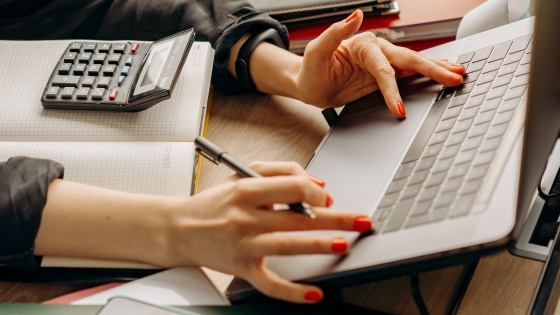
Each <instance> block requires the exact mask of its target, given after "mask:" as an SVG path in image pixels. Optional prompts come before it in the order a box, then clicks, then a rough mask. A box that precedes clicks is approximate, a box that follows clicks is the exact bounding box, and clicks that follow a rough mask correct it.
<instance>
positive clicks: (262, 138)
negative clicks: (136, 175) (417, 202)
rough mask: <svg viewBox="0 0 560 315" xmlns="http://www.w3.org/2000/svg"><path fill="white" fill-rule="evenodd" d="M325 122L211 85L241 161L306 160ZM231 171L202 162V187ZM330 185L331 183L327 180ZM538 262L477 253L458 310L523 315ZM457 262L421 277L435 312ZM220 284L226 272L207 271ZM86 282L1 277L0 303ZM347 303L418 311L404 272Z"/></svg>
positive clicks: (275, 101) (301, 108)
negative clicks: (39, 281) (32, 281)
mask: <svg viewBox="0 0 560 315" xmlns="http://www.w3.org/2000/svg"><path fill="white" fill-rule="evenodd" d="M327 130H328V126H327V124H326V122H325V121H324V119H323V117H322V115H321V113H320V110H319V109H316V108H314V107H311V106H307V105H304V104H302V103H300V102H298V101H294V100H291V99H287V98H282V97H270V96H253V95H243V96H236V97H227V96H224V95H222V94H220V93H219V92H214V100H213V105H212V109H211V115H210V125H209V132H208V138H209V139H211V140H212V141H214V142H216V144H218V145H219V146H222V147H224V148H226V149H227V150H228V152H229V153H231V154H232V155H233V156H235V157H238V158H239V159H240V160H241V161H242V162H245V163H249V162H250V161H255V160H266V161H281V160H292V161H296V162H298V163H300V164H301V165H303V166H305V165H306V164H307V162H308V161H309V160H310V159H311V157H312V156H313V152H314V151H315V149H316V148H317V146H318V145H319V143H320V142H321V140H322V139H323V136H324V134H325V133H326V132H327ZM232 174H233V172H231V171H229V170H228V169H227V168H226V167H216V166H215V165H213V164H212V163H208V161H205V162H204V164H203V167H202V177H201V189H206V188H208V187H210V186H212V185H213V184H215V183H217V182H219V181H221V180H223V179H224V178H226V177H227V176H229V175H232ZM327 189H328V183H327ZM542 267H543V263H541V262H537V261H532V260H528V259H523V258H519V257H514V256H511V255H510V254H508V253H507V252H502V253H499V254H497V255H493V256H489V257H485V258H483V259H481V261H480V263H479V265H478V268H477V270H476V273H475V275H474V278H473V280H472V282H471V285H470V287H469V289H468V291H467V294H466V296H465V298H464V300H463V303H462V304H461V308H460V309H459V314H494V315H497V314H508V315H510V314H525V313H526V310H527V307H528V305H529V303H530V300H531V297H532V294H533V291H534V288H535V287H536V283H537V281H538V277H539V275H540V272H541V270H542ZM462 268H463V267H462V266H456V267H450V268H445V269H441V270H437V271H432V272H427V273H424V274H422V275H421V276H420V282H421V283H420V285H421V290H422V294H423V296H424V298H425V300H426V304H427V306H428V309H429V310H430V312H431V313H432V314H444V312H445V310H446V308H447V302H448V301H449V299H450V297H451V295H452V293H453V291H454V289H455V285H456V283H457V281H458V278H459V275H460V273H461V271H462ZM208 272H209V274H210V275H211V277H212V279H213V281H214V283H215V284H216V285H218V287H219V288H221V289H224V290H225V288H226V287H227V285H228V284H229V281H230V280H231V277H230V276H227V275H223V274H220V273H217V272H213V271H208ZM86 287H88V285H53V284H24V283H6V282H0V302H41V301H44V300H47V299H51V298H54V297H57V296H60V295H62V294H65V293H69V292H73V291H76V290H80V289H84V288H86ZM343 293H344V298H345V300H346V301H347V302H349V303H353V304H357V305H361V306H366V307H371V308H375V309H377V310H381V311H385V312H390V313H396V314H417V310H416V308H415V306H414V303H413V300H412V298H411V295H410V290H409V279H408V277H402V278H396V279H391V280H385V281H378V282H372V283H368V284H363V285H357V286H352V287H347V288H345V289H344V292H343Z"/></svg>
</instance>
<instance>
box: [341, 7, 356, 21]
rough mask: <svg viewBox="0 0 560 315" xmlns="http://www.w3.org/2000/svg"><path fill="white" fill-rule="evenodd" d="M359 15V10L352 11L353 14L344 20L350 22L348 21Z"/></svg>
mask: <svg viewBox="0 0 560 315" xmlns="http://www.w3.org/2000/svg"><path fill="white" fill-rule="evenodd" d="M357 15H358V10H356V11H354V12H352V14H350V15H349V16H348V17H347V18H346V19H345V20H344V22H346V23H348V22H350V21H352V20H353V19H354V18H355V17H356V16H357Z"/></svg>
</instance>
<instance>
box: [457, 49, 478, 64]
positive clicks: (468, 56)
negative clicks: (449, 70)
mask: <svg viewBox="0 0 560 315" xmlns="http://www.w3.org/2000/svg"><path fill="white" fill-rule="evenodd" d="M474 53H475V52H474V51H471V52H470V53H466V54H462V55H461V56H459V58H457V62H456V63H465V62H469V61H471V59H472V57H473V56H474Z"/></svg>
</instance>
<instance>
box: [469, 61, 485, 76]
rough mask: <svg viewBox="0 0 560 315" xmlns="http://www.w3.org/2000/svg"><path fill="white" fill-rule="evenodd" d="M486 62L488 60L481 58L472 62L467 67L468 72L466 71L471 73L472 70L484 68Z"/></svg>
mask: <svg viewBox="0 0 560 315" xmlns="http://www.w3.org/2000/svg"><path fill="white" fill-rule="evenodd" d="M485 64H486V60H481V61H477V62H472V63H471V64H470V65H469V66H468V67H467V72H466V73H471V72H475V71H478V70H482V68H484V65H485Z"/></svg>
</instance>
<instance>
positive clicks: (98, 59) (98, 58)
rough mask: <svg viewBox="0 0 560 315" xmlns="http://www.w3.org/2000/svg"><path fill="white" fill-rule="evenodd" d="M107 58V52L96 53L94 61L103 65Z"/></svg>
mask: <svg viewBox="0 0 560 315" xmlns="http://www.w3.org/2000/svg"><path fill="white" fill-rule="evenodd" d="M105 58H107V54H94V55H93V63H96V64H100V65H102V64H104V63H105Z"/></svg>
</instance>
